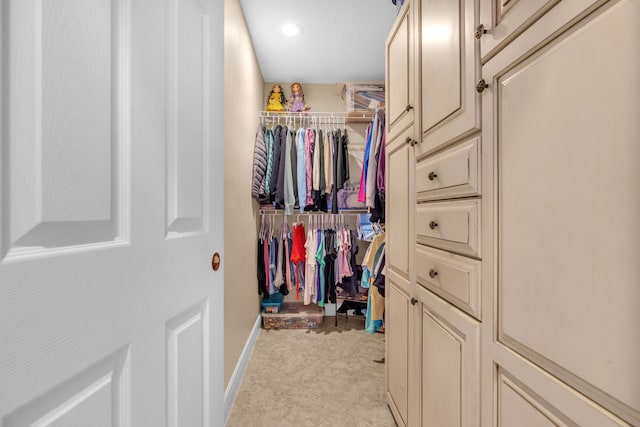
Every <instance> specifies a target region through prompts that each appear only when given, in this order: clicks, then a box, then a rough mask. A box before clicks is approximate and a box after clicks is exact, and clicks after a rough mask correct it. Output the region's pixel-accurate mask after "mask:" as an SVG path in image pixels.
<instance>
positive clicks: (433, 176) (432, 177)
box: [429, 172, 438, 181]
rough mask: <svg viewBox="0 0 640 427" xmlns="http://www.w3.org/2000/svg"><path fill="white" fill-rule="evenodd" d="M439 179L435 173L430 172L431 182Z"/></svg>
mask: <svg viewBox="0 0 640 427" xmlns="http://www.w3.org/2000/svg"><path fill="white" fill-rule="evenodd" d="M437 177H438V174H437V173H435V172H429V181H433V180H434V179H436V178H437Z"/></svg>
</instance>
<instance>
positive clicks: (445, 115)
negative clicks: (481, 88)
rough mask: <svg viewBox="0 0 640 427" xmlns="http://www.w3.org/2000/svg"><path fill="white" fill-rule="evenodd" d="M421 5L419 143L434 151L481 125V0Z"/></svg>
mask: <svg viewBox="0 0 640 427" xmlns="http://www.w3.org/2000/svg"><path fill="white" fill-rule="evenodd" d="M418 4H419V7H418V8H417V9H418V10H417V14H416V15H417V32H416V34H415V36H416V40H417V41H418V47H417V49H416V50H417V52H418V56H419V59H418V63H419V72H418V76H419V78H418V81H419V84H418V86H419V88H418V91H419V103H420V106H419V110H420V116H419V117H420V144H418V145H417V146H416V149H417V152H418V154H426V153H430V152H433V151H434V150H437V149H439V148H442V147H444V146H445V145H447V144H450V143H452V142H455V141H458V140H460V139H461V138H463V137H465V136H467V135H471V134H474V133H477V132H478V131H479V129H480V116H479V99H478V96H477V92H476V84H477V83H478V79H479V74H480V73H479V64H480V63H479V46H478V42H477V40H476V39H475V38H474V31H475V27H476V26H477V18H476V14H477V13H478V0H460V1H443V0H420V1H419V2H418Z"/></svg>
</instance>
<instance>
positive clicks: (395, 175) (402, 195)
mask: <svg viewBox="0 0 640 427" xmlns="http://www.w3.org/2000/svg"><path fill="white" fill-rule="evenodd" d="M412 130H413V127H411V128H409V129H407V131H406V132H404V133H403V134H402V135H400V136H399V137H398V138H397V139H396V140H395V141H394V142H393V143H392V144H391V145H389V148H388V149H387V152H388V154H387V155H388V161H387V165H388V166H387V167H388V173H387V205H386V206H387V209H386V210H387V218H386V220H387V234H386V235H387V245H388V246H387V249H388V256H387V259H388V263H389V268H390V269H391V270H393V271H395V272H396V273H398V274H401V275H403V276H404V277H406V278H408V275H409V196H410V193H409V191H410V189H409V186H410V182H409V178H410V177H409V174H410V169H411V168H410V164H411V162H412V161H413V160H412V158H413V157H412V155H411V147H410V145H409V144H407V143H406V142H405V141H406V138H410V135H411V134H412Z"/></svg>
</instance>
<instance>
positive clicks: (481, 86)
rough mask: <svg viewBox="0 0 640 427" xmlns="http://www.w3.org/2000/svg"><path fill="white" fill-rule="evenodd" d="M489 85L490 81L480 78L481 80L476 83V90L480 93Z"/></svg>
mask: <svg viewBox="0 0 640 427" xmlns="http://www.w3.org/2000/svg"><path fill="white" fill-rule="evenodd" d="M488 87H489V83H487V82H485V81H484V79H480V81H479V82H478V83H477V84H476V91H477V92H478V93H482V92H483V91H484V90H485V89H486V88H488Z"/></svg>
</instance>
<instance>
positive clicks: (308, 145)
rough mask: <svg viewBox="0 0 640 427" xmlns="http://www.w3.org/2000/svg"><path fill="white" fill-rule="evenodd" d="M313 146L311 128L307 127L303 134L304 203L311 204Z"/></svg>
mask: <svg viewBox="0 0 640 427" xmlns="http://www.w3.org/2000/svg"><path fill="white" fill-rule="evenodd" d="M314 147H315V135H314V134H313V129H307V130H306V132H305V136H304V150H305V154H304V157H305V163H306V179H307V200H306V205H307V206H308V205H313V197H312V195H311V193H312V191H313V157H314V156H313V154H314Z"/></svg>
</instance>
